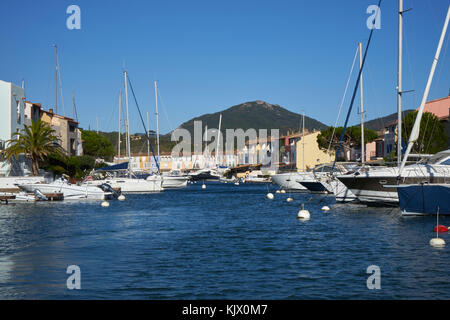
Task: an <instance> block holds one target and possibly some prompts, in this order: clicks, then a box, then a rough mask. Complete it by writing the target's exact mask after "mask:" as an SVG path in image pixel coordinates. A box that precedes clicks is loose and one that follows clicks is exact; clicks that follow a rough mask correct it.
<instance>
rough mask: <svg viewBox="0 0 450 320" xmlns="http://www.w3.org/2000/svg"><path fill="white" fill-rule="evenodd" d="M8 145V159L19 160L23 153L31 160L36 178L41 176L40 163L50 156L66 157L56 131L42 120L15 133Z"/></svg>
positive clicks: (6, 153) (6, 151) (6, 154)
mask: <svg viewBox="0 0 450 320" xmlns="http://www.w3.org/2000/svg"><path fill="white" fill-rule="evenodd" d="M7 145H8V147H7V148H6V150H5V157H6V159H8V160H11V159H12V158H15V159H17V158H18V156H19V155H20V154H21V153H23V154H25V156H26V157H28V158H29V159H31V163H32V172H33V175H34V176H37V175H39V161H43V160H45V159H46V158H47V157H48V156H49V155H50V154H58V155H61V156H64V152H63V149H62V148H61V146H60V144H59V137H58V136H57V135H56V132H55V130H53V129H52V128H51V127H50V125H49V124H47V123H45V122H42V121H41V120H37V121H33V122H32V124H31V126H28V125H25V128H24V129H22V130H21V132H17V133H15V134H14V136H13V138H11V139H10V140H8V141H7Z"/></svg>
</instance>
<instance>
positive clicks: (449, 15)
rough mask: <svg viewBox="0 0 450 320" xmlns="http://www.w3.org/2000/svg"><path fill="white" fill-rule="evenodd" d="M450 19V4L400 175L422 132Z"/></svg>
mask: <svg viewBox="0 0 450 320" xmlns="http://www.w3.org/2000/svg"><path fill="white" fill-rule="evenodd" d="M449 20H450V6H449V7H448V10H447V16H446V17H445V22H444V27H443V28H442V33H441V38H440V39H439V44H438V47H437V49H436V54H435V56H434V59H433V64H432V65H431V70H430V74H429V75H428V80H427V85H426V87H425V91H424V93H423V97H422V102H421V103H420V107H419V111H418V112H417V116H416V121H415V122H414V127H413V128H412V130H411V134H410V135H409V140H408V147H407V148H406V152H405V156H404V157H403V160H402V164H401V166H400V169H399V174H398V175H399V176H401V175H402V171H403V169H404V167H405V164H406V160H408V155H409V153H410V152H411V148H412V146H413V144H414V142H416V141H417V139H418V138H419V133H420V121H421V120H422V115H423V110H424V109H425V103H426V102H427V99H428V93H429V92H430V87H431V82H432V81H433V77H434V72H435V71H436V65H437V62H438V61H439V55H440V54H441V49H442V44H443V43H444V39H445V34H446V33H447V27H448V23H449Z"/></svg>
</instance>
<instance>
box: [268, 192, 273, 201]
mask: <svg viewBox="0 0 450 320" xmlns="http://www.w3.org/2000/svg"><path fill="white" fill-rule="evenodd" d="M266 197H267V199H269V200H272V199H273V198H274V196H273V193H270V192H269V193H268V194H267V196H266Z"/></svg>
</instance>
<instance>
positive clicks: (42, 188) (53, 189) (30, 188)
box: [18, 179, 113, 200]
mask: <svg viewBox="0 0 450 320" xmlns="http://www.w3.org/2000/svg"><path fill="white" fill-rule="evenodd" d="M18 187H19V188H20V189H21V190H23V191H25V192H29V193H35V192H36V190H38V191H39V192H40V193H42V194H49V193H62V194H63V196H64V200H72V199H90V200H106V199H111V198H112V197H113V193H112V192H105V191H103V190H102V189H101V188H100V187H99V186H93V185H81V186H79V185H75V184H70V183H69V182H68V181H67V180H66V179H57V180H55V181H53V182H51V183H23V184H19V185H18Z"/></svg>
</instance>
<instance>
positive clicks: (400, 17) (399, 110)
mask: <svg viewBox="0 0 450 320" xmlns="http://www.w3.org/2000/svg"><path fill="white" fill-rule="evenodd" d="M402 74H403V0H398V66H397V119H398V120H397V166H398V167H400V165H401V163H402V90H403V89H402V81H403V80H402Z"/></svg>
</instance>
